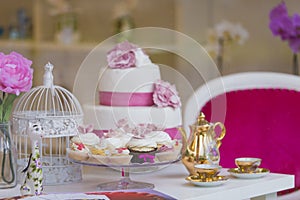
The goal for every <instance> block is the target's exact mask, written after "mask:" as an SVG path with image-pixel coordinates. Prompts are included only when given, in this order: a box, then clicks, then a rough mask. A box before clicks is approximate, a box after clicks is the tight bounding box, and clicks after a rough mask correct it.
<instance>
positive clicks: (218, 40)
mask: <svg viewBox="0 0 300 200" xmlns="http://www.w3.org/2000/svg"><path fill="white" fill-rule="evenodd" d="M248 38H249V34H248V31H247V30H246V29H245V28H244V27H243V26H242V25H241V24H239V23H236V24H234V23H231V22H229V21H226V20H223V21H221V22H220V23H218V24H216V25H215V26H214V28H213V29H211V30H209V33H208V40H207V44H206V47H205V49H206V50H207V52H208V53H209V55H210V56H211V57H212V58H213V59H214V60H216V61H217V66H218V67H219V68H220V70H222V65H223V57H224V53H225V52H224V51H225V47H226V46H228V45H230V44H233V43H237V44H239V45H242V44H244V43H245V41H246V40H247V39H248Z"/></svg>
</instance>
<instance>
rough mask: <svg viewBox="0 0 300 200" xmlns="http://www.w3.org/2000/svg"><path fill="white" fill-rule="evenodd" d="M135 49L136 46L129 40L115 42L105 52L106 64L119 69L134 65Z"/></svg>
mask: <svg viewBox="0 0 300 200" xmlns="http://www.w3.org/2000/svg"><path fill="white" fill-rule="evenodd" d="M136 50H137V46H135V45H133V44H131V43H129V42H122V43H120V44H117V45H116V46H115V47H114V48H113V49H112V50H110V51H109V52H108V53H107V62H108V66H109V67H111V68H119V69H123V68H129V67H134V66H135V63H136V57H135V51H136Z"/></svg>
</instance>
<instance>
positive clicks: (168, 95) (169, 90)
mask: <svg viewBox="0 0 300 200" xmlns="http://www.w3.org/2000/svg"><path fill="white" fill-rule="evenodd" d="M153 101H154V103H155V104H156V105H157V106H158V107H167V106H171V107H173V108H177V107H180V106H181V101H180V98H179V96H178V92H177V90H176V87H175V85H171V84H170V83H169V82H166V81H162V80H158V81H157V82H156V83H155V84H154V93H153Z"/></svg>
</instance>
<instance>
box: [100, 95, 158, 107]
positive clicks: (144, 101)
mask: <svg viewBox="0 0 300 200" xmlns="http://www.w3.org/2000/svg"><path fill="white" fill-rule="evenodd" d="M99 101H100V105H104V106H152V105H153V104H154V103H153V93H152V92H139V93H127V92H99Z"/></svg>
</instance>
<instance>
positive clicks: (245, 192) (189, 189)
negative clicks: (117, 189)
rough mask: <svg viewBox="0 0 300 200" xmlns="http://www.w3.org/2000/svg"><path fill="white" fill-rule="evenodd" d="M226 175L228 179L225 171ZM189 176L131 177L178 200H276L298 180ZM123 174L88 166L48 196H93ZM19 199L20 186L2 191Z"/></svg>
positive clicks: (181, 170) (176, 168) (181, 172)
mask: <svg viewBox="0 0 300 200" xmlns="http://www.w3.org/2000/svg"><path fill="white" fill-rule="evenodd" d="M221 174H222V175H228V173H227V171H226V170H225V169H223V171H222V172H221ZM187 176H188V172H187V170H186V169H185V167H184V166H183V165H182V164H181V163H176V164H172V165H170V166H167V167H165V168H163V169H161V170H158V171H155V172H148V173H131V174H130V177H131V179H132V180H133V181H142V182H149V183H153V184H154V185H155V188H154V190H157V191H160V192H163V193H165V194H168V195H170V196H172V197H174V198H176V199H190V200H193V199H201V200H211V199H214V200H219V199H220V200H224V199H230V200H242V199H249V198H253V199H276V192H278V191H281V190H285V189H289V188H293V187H294V176H293V175H284V174H275V173H270V174H268V175H266V176H264V177H262V178H257V179H237V178H233V177H231V176H229V177H230V178H229V180H228V181H227V182H226V183H224V184H222V185H220V186H216V187H199V186H195V185H193V184H191V183H190V182H188V181H186V180H185V178H186V177H187ZM120 178H121V172H120V171H117V170H113V169H110V168H105V167H90V166H84V171H83V180H82V181H81V182H80V183H71V184H66V185H58V186H45V189H44V192H45V193H66V192H92V191H97V185H98V184H99V183H104V182H109V181H116V180H119V179H120ZM16 195H19V185H18V186H17V187H16V188H13V189H2V190H0V198H4V197H11V196H16Z"/></svg>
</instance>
